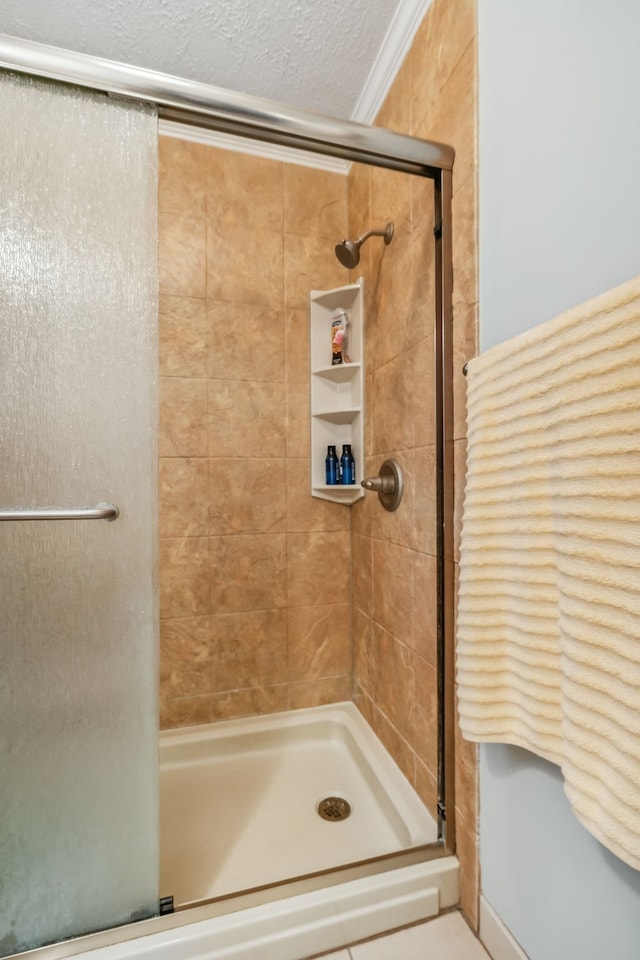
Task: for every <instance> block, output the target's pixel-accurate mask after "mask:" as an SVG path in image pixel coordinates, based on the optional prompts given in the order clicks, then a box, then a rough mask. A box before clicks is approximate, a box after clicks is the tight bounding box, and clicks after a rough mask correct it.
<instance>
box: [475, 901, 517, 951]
mask: <svg viewBox="0 0 640 960" xmlns="http://www.w3.org/2000/svg"><path fill="white" fill-rule="evenodd" d="M480 940H481V941H482V943H483V945H484V948H485V950H486V951H487V952H488V954H489V956H490V957H491V958H492V960H529V958H528V957H527V955H526V953H525V952H524V950H523V949H522V947H521V946H520V945H519V944H518V943H517V942H516V941H515V940H514V938H513V937H512V936H511V934H510V933H509V931H508V930H507V928H506V927H505V925H504V923H503V922H502V920H501V919H500V917H499V916H498V914H497V913H496V912H495V910H494V909H493V907H492V906H491V905H490V904H489V903H488V902H487V901H486V900H485V898H484V897H480Z"/></svg>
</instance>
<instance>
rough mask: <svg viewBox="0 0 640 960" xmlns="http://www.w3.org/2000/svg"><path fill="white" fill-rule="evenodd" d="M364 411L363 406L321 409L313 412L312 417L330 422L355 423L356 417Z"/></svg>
mask: <svg viewBox="0 0 640 960" xmlns="http://www.w3.org/2000/svg"><path fill="white" fill-rule="evenodd" d="M361 412H362V407H352V408H351V409H350V410H320V411H318V412H317V413H312V414H311V416H312V417H317V418H318V419H319V420H328V421H329V423H353V419H354V417H356V416H357V415H358V414H359V413H361Z"/></svg>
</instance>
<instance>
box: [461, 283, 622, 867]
mask: <svg viewBox="0 0 640 960" xmlns="http://www.w3.org/2000/svg"><path fill="white" fill-rule="evenodd" d="M467 379H468V430H467V437H468V466H467V484H466V492H465V500H464V514H463V525H462V539H461V556H460V591H459V603H458V625H457V632H458V641H457V684H458V708H459V715H460V726H461V729H462V733H463V735H464V736H465V737H466V738H467V739H468V740H473V741H483V742H488V741H494V742H503V743H510V744H515V745H518V746H521V747H525V748H527V749H528V750H532V751H533V752H534V753H536V754H538V755H539V756H541V757H544V758H546V759H547V760H550V761H552V762H553V763H556V764H559V765H560V767H561V769H562V772H563V775H564V781H565V784H564V785H565V792H566V794H567V796H568V798H569V801H570V803H571V805H572V807H573V809H574V812H575V813H576V815H577V817H578V818H579V820H580V821H581V822H582V824H583V825H584V826H585V827H586V828H587V829H588V830H590V831H591V833H592V834H593V835H594V836H596V837H597V838H598V839H599V840H600V841H601V842H602V843H604V844H605V845H606V846H607V847H609V848H610V849H611V850H612V851H613V852H614V853H615V854H616V855H617V856H619V857H620V858H621V859H622V860H624V861H625V862H627V863H629V864H631V866H633V867H635V868H636V869H640V278H638V279H635V280H633V281H630V282H629V283H626V284H624V285H622V286H621V287H618V288H616V289H615V290H612V291H610V292H608V293H606V294H604V295H602V296H599V297H597V298H595V299H594V300H591V301H589V302H588V303H586V304H583V305H582V306H580V307H576V308H574V309H571V310H569V311H567V312H566V313H564V314H562V315H561V316H560V317H558V318H556V319H555V320H552V321H549V322H548V323H544V324H541V325H540V326H538V327H536V328H534V329H532V330H529V331H527V332H526V333H524V334H522V335H521V336H518V337H515V338H514V339H512V340H510V341H508V342H506V343H502V344H500V345H499V346H497V347H494V348H493V349H491V350H488V351H487V352H486V353H485V354H483V355H482V356H480V357H477V358H476V359H475V360H472V361H471V362H470V363H469V365H468V378H467Z"/></svg>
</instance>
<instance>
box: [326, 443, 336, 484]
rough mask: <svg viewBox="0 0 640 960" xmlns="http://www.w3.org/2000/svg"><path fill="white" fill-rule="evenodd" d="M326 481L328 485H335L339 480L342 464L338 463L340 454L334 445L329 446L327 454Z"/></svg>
mask: <svg viewBox="0 0 640 960" xmlns="http://www.w3.org/2000/svg"><path fill="white" fill-rule="evenodd" d="M324 473H325V481H326V483H327V484H328V485H331V486H334V485H335V484H336V483H338V482H339V477H340V464H339V463H338V454H337V453H336V448H335V446H334V445H330V446H328V447H327V456H326V459H325V461H324Z"/></svg>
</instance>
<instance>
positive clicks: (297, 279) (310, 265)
mask: <svg viewBox="0 0 640 960" xmlns="http://www.w3.org/2000/svg"><path fill="white" fill-rule="evenodd" d="M341 239H342V237H339V236H338V237H337V238H336V240H335V243H334V242H332V240H329V239H328V238H327V237H318V236H315V235H311V236H306V237H302V236H300V235H298V234H293V233H285V235H284V267H285V306H286V307H287V309H289V310H306V309H308V305H309V291H310V290H332V289H333V288H334V287H341V286H343V285H344V284H345V283H348V282H349V276H348V273H347V271H346V270H345V268H344V267H343V266H341V264H340V263H339V262H338V259H337V258H336V255H335V251H334V247H335V245H336V243H338V242H339V241H340V240H341Z"/></svg>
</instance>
